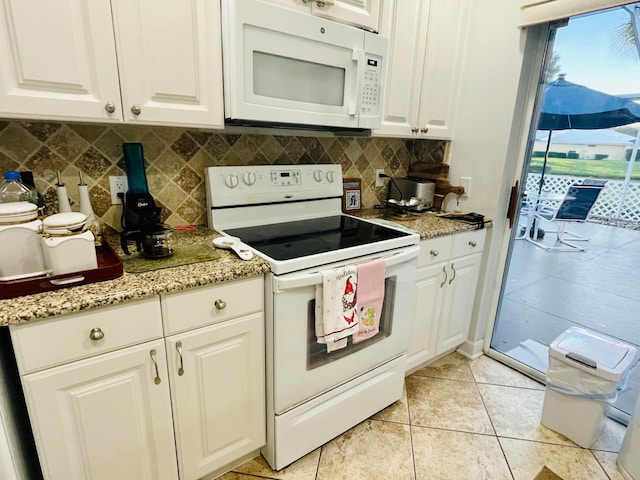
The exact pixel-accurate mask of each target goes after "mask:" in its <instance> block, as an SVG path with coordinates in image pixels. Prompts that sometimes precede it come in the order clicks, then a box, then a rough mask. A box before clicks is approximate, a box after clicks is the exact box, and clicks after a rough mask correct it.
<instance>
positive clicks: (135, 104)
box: [0, 0, 224, 127]
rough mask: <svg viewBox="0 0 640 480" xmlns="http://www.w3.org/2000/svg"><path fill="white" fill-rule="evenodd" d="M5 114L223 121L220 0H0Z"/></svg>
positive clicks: (1, 111) (1, 107) (0, 110)
mask: <svg viewBox="0 0 640 480" xmlns="http://www.w3.org/2000/svg"><path fill="white" fill-rule="evenodd" d="M0 38H1V40H2V41H1V42H0V63H1V64H2V65H3V68H2V69H1V70H0V116H5V117H10V118H11V117H18V118H36V119H38V118H42V119H58V120H72V121H73V120H81V121H87V120H93V121H98V122H122V121H125V122H128V123H140V124H162V125H182V126H196V127H197V126H202V127H222V126H223V124H224V117H223V101H222V68H221V67H222V57H221V46H220V2H219V0H192V1H189V2H186V1H183V2H172V1H169V0H160V1H154V2H152V1H151V0H140V1H135V2H131V1H125V0H113V1H112V2H110V1H109V0H92V1H90V2H86V1H81V0H50V1H47V2H39V3H38V6H37V8H35V7H34V2H27V1H18V0H0Z"/></svg>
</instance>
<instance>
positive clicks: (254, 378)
mask: <svg viewBox="0 0 640 480" xmlns="http://www.w3.org/2000/svg"><path fill="white" fill-rule="evenodd" d="M263 318H264V315H263V313H255V314H252V315H247V316H245V317H240V318H237V319H234V320H230V321H228V322H224V323H220V324H216V325H212V326H210V327H203V328H200V329H197V330H193V331H191V332H188V333H183V334H179V335H174V336H171V337H169V338H167V339H166V342H167V351H168V352H169V355H168V359H169V370H170V377H171V385H172V402H173V412H174V422H175V430H176V443H177V445H178V464H179V468H180V478H181V480H192V479H197V478H200V477H202V476H203V475H206V474H209V473H211V472H215V471H217V470H218V469H220V468H221V467H223V466H225V465H227V464H228V463H229V462H232V461H235V460H237V459H238V458H240V457H242V456H243V455H245V454H247V453H249V452H251V451H253V450H256V449H258V448H260V447H261V446H262V445H264V444H265V442H266V433H265V428H266V427H265V397H264V395H265V394H264V389H265V384H264V334H263V324H264V320H263ZM181 367H182V368H183V371H182V372H183V373H182V374H180V371H179V369H180V368H181ZM219 473H222V472H219Z"/></svg>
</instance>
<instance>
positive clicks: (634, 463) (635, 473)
mask: <svg viewBox="0 0 640 480" xmlns="http://www.w3.org/2000/svg"><path fill="white" fill-rule="evenodd" d="M617 463H618V468H619V469H620V472H621V473H622V476H623V477H624V478H626V479H627V480H640V397H638V400H637V401H636V410H635V412H634V414H633V415H632V416H631V420H629V425H628V426H627V433H625V434H624V440H623V441H622V446H621V447H620V454H619V455H618V462H617Z"/></svg>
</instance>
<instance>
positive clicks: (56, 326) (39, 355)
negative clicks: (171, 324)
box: [9, 297, 162, 374]
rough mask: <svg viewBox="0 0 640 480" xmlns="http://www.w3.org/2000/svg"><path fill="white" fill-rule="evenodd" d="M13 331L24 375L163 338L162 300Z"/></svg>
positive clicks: (105, 308)
mask: <svg viewBox="0 0 640 480" xmlns="http://www.w3.org/2000/svg"><path fill="white" fill-rule="evenodd" d="M9 328H10V332H11V341H12V342H13V346H14V349H15V355H16V359H17V361H18V369H19V370H20V373H21V374H25V373H29V372H34V371H37V370H41V369H43V368H47V367H51V366H54V365H60V364H63V363H67V362H70V361H73V360H78V359H80V358H85V357H91V356H93V355H97V354H99V353H104V352H108V351H111V350H116V349H118V348H122V347H126V346H129V345H135V344H138V343H141V342H146V341H147V340H153V339H157V338H161V337H162V320H161V318H160V302H159V300H158V297H152V298H148V299H145V300H139V301H135V302H129V303H123V304H120V305H114V306H109V307H104V308H99V309H96V310H90V311H87V312H79V313H72V314H69V315H62V316H60V317H58V318H54V319H52V320H46V321H35V322H30V323H25V324H22V325H13V326H11V327H9ZM93 329H99V332H98V331H96V332H95V333H96V334H97V335H98V336H99V335H100V333H102V334H103V335H104V336H103V337H102V338H101V339H96V340H92V339H91V338H89V335H90V334H91V332H92V330H93Z"/></svg>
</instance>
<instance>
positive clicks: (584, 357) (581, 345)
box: [549, 327, 636, 379]
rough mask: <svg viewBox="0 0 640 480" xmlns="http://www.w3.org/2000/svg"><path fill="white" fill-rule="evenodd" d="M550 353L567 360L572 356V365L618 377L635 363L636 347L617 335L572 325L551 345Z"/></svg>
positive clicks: (604, 376) (607, 376)
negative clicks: (610, 335)
mask: <svg viewBox="0 0 640 480" xmlns="http://www.w3.org/2000/svg"><path fill="white" fill-rule="evenodd" d="M549 355H550V356H553V357H555V358H558V359H561V360H563V361H567V360H566V359H570V360H572V361H571V362H570V363H571V364H572V365H575V366H579V367H580V368H581V369H583V370H588V371H590V372H591V373H593V374H594V375H598V376H600V377H603V378H609V379H615V378H619V377H621V376H622V374H623V373H624V372H625V371H626V370H627V369H628V368H629V367H630V366H631V363H632V362H633V360H634V358H635V355H636V349H635V347H634V346H632V345H629V344H626V343H624V342H621V341H620V340H618V339H616V338H612V337H608V336H606V335H602V334H600V333H596V332H592V331H590V330H587V329H584V328H579V327H571V328H569V329H568V330H566V331H565V332H563V333H561V334H560V335H559V336H558V337H557V338H556V339H555V340H554V341H553V342H552V343H551V345H549ZM567 363H569V361H567Z"/></svg>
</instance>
